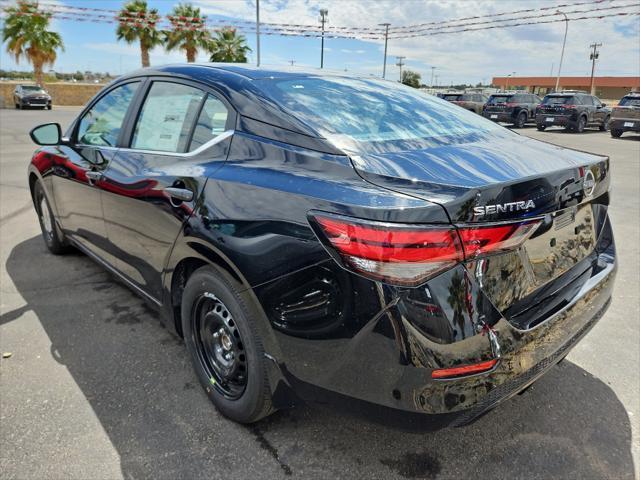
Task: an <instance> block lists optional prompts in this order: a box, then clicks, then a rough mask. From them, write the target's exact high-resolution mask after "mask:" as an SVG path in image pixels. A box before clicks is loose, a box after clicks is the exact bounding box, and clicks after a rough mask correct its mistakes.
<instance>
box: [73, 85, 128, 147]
mask: <svg viewBox="0 0 640 480" xmlns="http://www.w3.org/2000/svg"><path fill="white" fill-rule="evenodd" d="M139 85H140V82H132V83H127V84H125V85H122V86H120V87H116V88H114V89H113V90H111V91H110V92H109V93H107V94H106V95H105V96H103V97H102V98H101V99H100V100H98V101H97V103H96V104H95V105H93V107H91V109H90V110H89V111H88V112H87V113H85V114H84V116H83V117H82V119H81V120H80V124H79V126H78V135H77V138H78V143H81V144H83V145H98V146H109V147H113V146H115V145H116V143H117V141H118V136H119V135H120V130H121V128H122V124H123V122H124V117H125V115H126V113H127V109H128V108H129V104H130V103H131V100H133V96H134V94H135V93H136V90H137V88H138V86H139Z"/></svg>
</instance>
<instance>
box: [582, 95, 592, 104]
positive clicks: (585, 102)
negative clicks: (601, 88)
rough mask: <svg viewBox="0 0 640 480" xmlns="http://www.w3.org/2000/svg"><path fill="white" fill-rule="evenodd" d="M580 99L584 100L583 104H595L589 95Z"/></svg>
mask: <svg viewBox="0 0 640 480" xmlns="http://www.w3.org/2000/svg"><path fill="white" fill-rule="evenodd" d="M580 100H582V101H581V102H580V103H582V104H583V105H590V106H593V99H592V98H591V97H589V96H584V97H582V98H580Z"/></svg>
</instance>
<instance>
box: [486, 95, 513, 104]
mask: <svg viewBox="0 0 640 480" xmlns="http://www.w3.org/2000/svg"><path fill="white" fill-rule="evenodd" d="M512 97H513V95H491V97H490V98H489V101H488V102H487V103H489V104H491V105H495V104H496V103H509V102H510V101H511V98H512Z"/></svg>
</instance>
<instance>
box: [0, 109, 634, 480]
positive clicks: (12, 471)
mask: <svg viewBox="0 0 640 480" xmlns="http://www.w3.org/2000/svg"><path fill="white" fill-rule="evenodd" d="M77 110H78V109H74V108H59V109H56V108H54V110H52V111H35V110H31V111H14V110H0V256H1V271H0V295H1V298H0V300H1V307H0V313H1V317H0V351H1V352H3V353H5V352H6V353H11V356H10V357H9V358H3V359H1V360H0V472H1V473H0V476H1V477H2V478H20V479H42V478H51V479H62V478H65V479H67V478H74V479H86V478H92V479H98V478H104V479H112V478H113V479H119V478H124V479H134V478H136V479H137V478H155V479H159V478H195V477H205V476H206V477H208V478H224V479H235V478H238V479H239V478H254V479H260V478H269V479H273V478H305V479H312V478H368V479H375V478H380V479H392V478H428V479H461V478H505V479H506V478H509V479H515V478H528V479H530V478H540V479H550V478H563V479H601V478H608V479H616V480H617V479H632V478H637V477H638V471H639V470H638V465H639V463H640V425H639V418H640V373H639V372H640V370H639V367H640V301H639V285H640V250H639V245H640V242H639V241H638V239H639V238H640V136H638V135H631V134H625V135H624V136H623V137H622V138H621V139H612V138H611V137H610V136H609V134H608V133H602V132H598V131H596V130H592V131H587V132H585V133H583V134H571V133H565V132H564V131H562V130H554V129H550V130H548V131H546V132H538V131H537V130H536V129H535V127H533V128H531V127H529V128H526V129H524V130H522V131H521V133H522V134H524V135H529V136H532V137H535V138H539V139H542V140H545V141H549V142H552V143H557V144H559V145H563V146H568V147H574V148H579V149H581V150H586V151H591V152H595V153H603V154H608V155H609V156H610V157H611V164H612V173H613V182H612V185H613V204H612V207H611V217H612V221H613V224H614V230H615V233H616V239H617V245H618V258H619V262H620V267H619V273H618V279H617V284H616V290H615V293H614V300H613V303H612V306H611V308H610V309H609V311H608V313H607V314H606V315H605V317H604V318H603V319H602V320H601V321H600V323H599V324H598V325H597V326H596V327H595V328H594V329H593V330H592V331H591V332H590V333H589V334H588V336H587V337H586V338H585V339H584V340H583V341H582V342H581V343H580V344H578V346H577V347H576V348H575V349H574V350H573V351H572V352H571V354H570V355H569V357H568V359H567V360H565V361H564V362H563V363H561V364H560V365H558V366H557V367H555V368H553V369H552V370H551V371H550V372H549V373H548V374H547V375H546V376H545V377H543V378H542V379H541V380H540V381H538V382H537V383H536V384H535V385H534V386H533V387H532V388H530V389H528V390H527V391H526V392H524V393H523V394H522V395H519V396H516V397H515V398H513V399H511V400H509V401H508V402H505V403H504V404H502V405H500V406H499V407H498V408H497V409H495V410H493V411H492V412H490V413H489V414H487V415H486V416H484V417H483V418H481V419H480V420H479V421H477V422H476V423H474V424H473V425H471V426H467V427H464V428H459V429H450V430H441V431H437V432H427V431H425V430H423V429H422V428H420V427H419V426H416V425H408V424H406V423H403V422H397V421H394V422H391V421H390V420H389V419H387V418H370V417H364V416H362V415H359V414H358V412H354V411H352V409H349V408H344V409H342V408H340V409H339V408H336V407H335V406H329V405H320V404H314V405H309V406H303V407H298V408H296V409H294V410H289V411H283V412H278V413H276V414H275V415H273V416H271V417H269V418H267V419H265V420H263V421H262V422H260V423H258V424H257V425H254V426H251V427H245V426H240V425H237V424H234V423H232V422H230V421H228V420H226V419H225V418H223V417H221V416H220V415H219V414H218V413H217V412H216V410H215V409H214V407H213V406H212V405H211V404H210V403H209V401H208V400H207V397H206V396H205V394H204V393H203V392H202V391H201V388H200V386H199V384H198V381H197V379H196V377H195V375H194V374H193V373H192V369H191V365H190V362H189V358H188V357H187V354H186V351H185V349H184V347H183V345H182V342H181V341H180V340H179V339H177V338H176V337H174V336H172V335H171V334H170V333H169V332H168V331H166V330H165V329H164V328H163V327H162V326H161V325H160V322H159V320H158V318H157V317H156V315H155V314H154V313H153V312H152V311H150V310H149V309H148V308H147V307H146V306H145V304H144V303H143V302H142V300H140V299H139V298H138V297H136V296H134V295H133V294H132V293H130V292H129V290H127V289H126V288H124V287H123V286H121V285H120V284H119V283H116V282H115V281H114V280H113V278H112V277H111V276H110V275H109V274H107V273H106V272H105V271H103V270H102V269H101V268H100V267H98V266H97V265H96V264H94V263H93V262H92V261H91V260H89V259H88V258H87V257H85V256H83V255H81V254H71V255H68V256H66V257H55V256H53V255H51V254H49V253H48V252H47V251H46V249H45V246H44V243H43V241H42V239H41V237H40V231H39V227H38V222H37V218H36V215H35V213H34V211H33V208H32V205H31V201H30V198H29V189H28V186H27V182H26V167H27V164H28V161H29V158H30V154H31V152H32V151H33V149H34V146H33V144H32V143H31V142H30V140H29V138H28V135H27V132H28V130H29V129H30V128H31V127H33V126H35V125H37V124H39V123H44V122H48V121H58V122H60V123H61V124H62V125H63V126H66V125H67V124H68V123H69V122H70V121H71V119H72V118H73V117H74V116H75V114H76V112H77Z"/></svg>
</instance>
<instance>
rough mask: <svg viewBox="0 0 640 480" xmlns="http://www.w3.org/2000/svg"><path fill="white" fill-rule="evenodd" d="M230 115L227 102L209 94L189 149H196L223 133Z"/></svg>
mask: <svg viewBox="0 0 640 480" xmlns="http://www.w3.org/2000/svg"><path fill="white" fill-rule="evenodd" d="M228 117H229V110H227V107H226V106H225V104H224V103H222V101H220V100H219V99H217V98H216V97H214V96H213V95H208V96H207V100H206V101H205V102H204V106H203V107H202V111H201V112H200V115H199V116H198V120H197V122H196V126H195V128H194V130H193V137H192V139H191V145H190V146H189V151H190V152H192V151H194V150H195V149H197V148H199V147H201V146H202V145H204V144H205V143H207V142H208V141H209V140H212V139H214V138H215V137H217V136H218V135H220V134H221V133H223V132H224V131H225V130H226V125H227V118H228Z"/></svg>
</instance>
